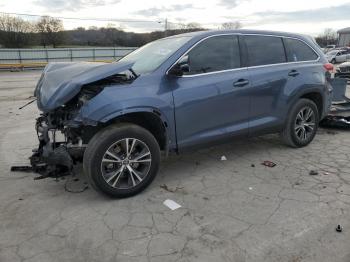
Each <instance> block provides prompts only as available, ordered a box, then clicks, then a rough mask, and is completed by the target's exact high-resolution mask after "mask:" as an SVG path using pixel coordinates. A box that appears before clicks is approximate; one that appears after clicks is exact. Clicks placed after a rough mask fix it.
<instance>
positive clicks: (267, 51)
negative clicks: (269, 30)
mask: <svg viewBox="0 0 350 262" xmlns="http://www.w3.org/2000/svg"><path fill="white" fill-rule="evenodd" d="M245 42H246V45H247V49H248V57H249V66H259V65H270V64H278V63H284V62H286V55H285V52H284V46H283V42H282V38H280V37H273V36H255V35H254V36H251V35H247V36H245Z"/></svg>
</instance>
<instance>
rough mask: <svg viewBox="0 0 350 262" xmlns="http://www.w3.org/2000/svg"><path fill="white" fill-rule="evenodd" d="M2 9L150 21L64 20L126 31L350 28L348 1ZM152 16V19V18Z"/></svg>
mask: <svg viewBox="0 0 350 262" xmlns="http://www.w3.org/2000/svg"><path fill="white" fill-rule="evenodd" d="M0 11H2V12H12V13H13V12H16V13H29V14H40V15H52V16H62V17H77V18H100V19H128V20H130V19H132V20H147V21H150V22H139V23H127V22H124V23H121V22H115V21H110V22H108V21H86V20H84V21H79V20H64V26H65V28H67V29H72V28H75V27H78V26H84V27H89V26H106V25H107V24H108V23H113V24H115V26H120V27H122V28H124V29H125V30H128V31H136V32H145V31H153V30H157V29H158V30H159V29H163V28H164V23H158V22H157V21H164V19H165V18H167V19H168V21H169V22H174V23H178V22H179V23H189V22H197V23H200V24H201V25H202V26H204V27H207V28H213V29H214V28H215V29H216V28H218V27H219V26H220V24H221V23H223V22H230V21H240V22H241V23H242V25H243V28H249V29H250V28H254V29H270V30H281V31H290V32H299V33H307V34H311V35H314V36H315V35H317V34H319V33H320V32H322V31H323V30H324V28H334V29H336V30H338V29H341V28H344V27H350V1H349V0H289V1H285V0H181V1H179V0H0ZM152 21H153V22H152Z"/></svg>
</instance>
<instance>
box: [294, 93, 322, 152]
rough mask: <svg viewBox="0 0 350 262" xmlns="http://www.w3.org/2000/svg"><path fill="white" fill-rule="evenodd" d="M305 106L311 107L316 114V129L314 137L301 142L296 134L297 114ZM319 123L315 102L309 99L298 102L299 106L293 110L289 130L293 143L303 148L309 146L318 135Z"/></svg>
mask: <svg viewBox="0 0 350 262" xmlns="http://www.w3.org/2000/svg"><path fill="white" fill-rule="evenodd" d="M305 106H308V107H310V108H311V109H312V110H313V112H314V114H315V128H314V130H313V133H312V135H311V136H310V137H309V138H308V139H307V140H305V141H301V140H300V139H299V138H298V137H297V136H296V134H295V130H294V123H295V120H296V117H297V114H298V113H299V112H300V110H301V109H302V108H303V107H305ZM318 122H319V112H318V109H317V106H316V104H315V103H314V102H313V101H311V100H308V99H302V100H299V101H298V102H297V104H296V105H295V106H294V108H293V110H292V112H291V114H290V121H289V127H288V128H289V132H290V136H291V139H292V141H293V143H294V144H295V145H296V146H297V147H303V146H306V145H308V144H309V143H310V142H311V141H312V140H313V139H314V137H315V135H316V133H317V129H318Z"/></svg>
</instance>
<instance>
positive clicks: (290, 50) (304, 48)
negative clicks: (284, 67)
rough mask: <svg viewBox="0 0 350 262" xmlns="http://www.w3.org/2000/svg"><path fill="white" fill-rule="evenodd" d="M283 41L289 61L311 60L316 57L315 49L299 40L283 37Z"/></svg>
mask: <svg viewBox="0 0 350 262" xmlns="http://www.w3.org/2000/svg"><path fill="white" fill-rule="evenodd" d="M284 43H285V46H286V52H287V59H288V61H289V62H298V61H312V60H316V59H317V58H318V55H317V54H316V53H315V51H314V50H312V49H311V48H310V47H309V46H308V45H307V44H305V43H303V42H302V41H300V40H297V39H291V38H285V39H284Z"/></svg>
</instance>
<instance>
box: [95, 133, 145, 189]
mask: <svg viewBox="0 0 350 262" xmlns="http://www.w3.org/2000/svg"><path fill="white" fill-rule="evenodd" d="M151 163H152V155H151V151H150V150H149V148H148V146H147V145H146V144H145V143H144V142H142V141H141V140H139V139H136V138H124V139H121V140H119V141H117V142H115V143H114V144H112V145H111V146H110V147H109V148H108V149H107V151H106V152H105V153H104V155H103V157H102V161H101V172H102V176H103V179H104V180H105V181H106V182H107V183H108V185H110V186H111V187H113V188H117V189H129V188H132V187H135V186H137V185H138V184H140V183H141V182H142V181H143V180H144V179H145V178H146V176H147V175H148V173H149V170H150V168H151Z"/></svg>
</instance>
